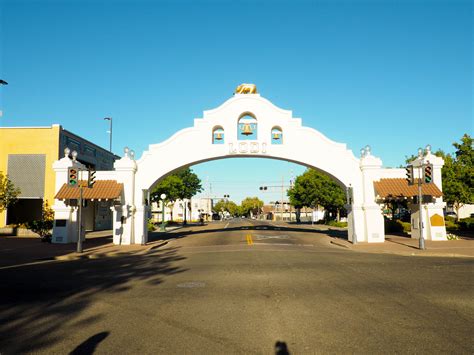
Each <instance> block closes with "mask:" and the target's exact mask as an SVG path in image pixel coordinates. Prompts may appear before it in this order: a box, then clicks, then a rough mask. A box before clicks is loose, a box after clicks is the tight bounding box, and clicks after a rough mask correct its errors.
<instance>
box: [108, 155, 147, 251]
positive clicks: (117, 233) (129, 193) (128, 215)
mask: <svg viewBox="0 0 474 355" xmlns="http://www.w3.org/2000/svg"><path fill="white" fill-rule="evenodd" d="M114 169H115V176H116V179H117V182H120V183H122V184H123V195H122V204H121V205H115V206H113V207H112V212H113V241H114V244H125V245H129V244H136V241H135V233H134V232H135V228H134V225H135V220H136V206H135V175H136V172H137V163H136V162H135V160H134V159H132V158H131V157H130V156H129V152H128V150H127V151H125V156H124V157H123V158H122V159H120V160H117V161H116V162H115V164H114ZM138 244H141V241H139V242H138Z"/></svg>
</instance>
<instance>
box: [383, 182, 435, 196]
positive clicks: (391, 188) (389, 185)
mask: <svg viewBox="0 0 474 355" xmlns="http://www.w3.org/2000/svg"><path fill="white" fill-rule="evenodd" d="M374 188H375V193H376V195H377V196H379V197H380V198H386V197H413V196H418V180H416V181H415V185H408V182H407V181H406V179H403V178H399V179H380V181H375V182H374ZM421 193H422V195H431V196H434V197H441V196H443V193H442V192H441V190H440V189H439V188H438V186H436V185H435V184H433V183H431V184H422V185H421Z"/></svg>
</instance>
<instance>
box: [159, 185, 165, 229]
mask: <svg viewBox="0 0 474 355" xmlns="http://www.w3.org/2000/svg"><path fill="white" fill-rule="evenodd" d="M160 198H161V205H162V210H161V228H160V231H161V232H166V229H165V199H166V194H164V193H163V194H161V195H160Z"/></svg>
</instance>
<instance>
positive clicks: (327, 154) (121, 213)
mask: <svg viewBox="0 0 474 355" xmlns="http://www.w3.org/2000/svg"><path fill="white" fill-rule="evenodd" d="M242 119H244V121H242ZM252 120H254V121H252ZM224 132H225V140H224V139H218V138H223V137H224ZM283 133H284V140H281V141H280V142H278V144H275V142H274V140H277V139H278V138H280V139H281V137H282V134H283ZM243 135H245V139H243ZM252 135H253V137H256V138H255V139H251V138H250V139H249V137H252ZM210 137H212V139H210ZM216 138H217V139H216ZM221 141H224V142H223V144H222V142H221ZM216 143H217V144H216ZM233 157H259V158H270V159H279V160H285V161H289V162H294V163H297V164H301V165H304V166H307V167H311V168H315V169H317V170H320V171H323V172H324V173H326V174H328V175H330V176H331V177H332V178H333V179H334V180H335V181H337V182H338V183H339V184H340V185H341V186H342V187H344V188H345V189H346V191H347V196H348V204H347V210H348V222H349V223H348V236H349V240H351V241H353V240H355V239H357V241H359V242H382V241H383V240H384V226H383V217H382V214H381V210H380V207H379V205H378V204H377V203H376V201H375V195H374V190H373V181H374V178H376V177H377V174H374V171H376V170H377V169H380V167H381V161H380V159H378V158H375V157H373V156H372V155H371V154H370V152H367V153H366V154H364V156H363V157H362V158H360V159H359V158H356V157H355V156H354V154H353V153H352V151H351V150H349V149H347V147H346V145H345V144H343V143H337V142H334V141H332V140H330V139H329V138H327V137H326V136H324V135H323V134H321V133H320V132H318V131H317V130H315V129H313V128H309V127H304V126H302V124H301V119H300V118H295V117H293V115H292V112H291V111H289V110H284V109H281V108H278V107H277V106H275V105H274V104H273V103H271V102H270V101H269V100H267V99H265V98H263V97H261V96H260V94H257V93H249V94H234V96H233V97H232V98H230V99H228V100H227V101H226V102H224V103H223V104H222V105H220V106H219V107H217V108H215V109H212V110H207V111H204V114H203V117H202V118H196V119H195V120H194V126H193V127H190V128H186V129H183V130H181V131H179V132H177V133H175V134H174V135H173V136H172V137H170V138H169V139H167V140H166V141H164V142H162V143H159V144H152V145H150V146H149V149H148V150H147V151H145V152H144V153H143V155H142V157H141V158H140V159H139V160H137V161H134V160H133V158H132V157H130V155H129V154H126V155H125V157H124V158H122V159H121V160H119V161H117V162H116V164H115V171H116V176H117V180H118V181H119V182H122V183H123V184H124V194H123V200H124V201H123V204H122V205H120V206H116V208H115V209H114V215H115V218H114V221H115V223H116V224H117V225H116V228H114V230H120V231H121V232H122V233H121V236H120V238H121V242H122V243H124V244H134V243H136V244H141V243H145V242H146V241H147V229H146V220H147V218H146V217H147V214H148V209H149V207H148V206H147V200H148V192H149V191H150V189H151V188H152V187H153V186H154V185H155V183H156V182H157V181H158V180H159V179H161V178H162V177H164V176H166V175H168V174H170V173H171V172H173V171H175V170H177V169H179V168H181V167H184V166H190V165H195V164H198V163H201V162H206V161H210V160H216V159H226V158H233ZM124 220H125V223H123V221H124ZM119 223H120V225H119ZM114 241H115V242H116V243H118V242H119V240H118V235H116V236H115V237H114Z"/></svg>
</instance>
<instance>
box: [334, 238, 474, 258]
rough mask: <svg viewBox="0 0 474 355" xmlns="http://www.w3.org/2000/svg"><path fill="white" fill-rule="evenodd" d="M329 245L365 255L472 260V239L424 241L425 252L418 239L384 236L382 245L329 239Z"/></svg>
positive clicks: (473, 242)
mask: <svg viewBox="0 0 474 355" xmlns="http://www.w3.org/2000/svg"><path fill="white" fill-rule="evenodd" d="M331 239H332V240H331V241H330V243H331V244H333V245H336V246H339V247H343V248H347V249H350V250H353V251H358V252H365V253H386V254H397V255H407V256H412V255H416V256H441V257H468V258H474V239H469V238H463V239H459V240H447V241H431V240H426V241H425V250H420V249H419V248H418V243H419V242H418V239H412V238H408V237H401V236H396V235H386V236H385V242H383V243H374V244H368V243H358V244H356V245H354V244H352V243H351V242H349V241H347V240H346V239H341V238H331Z"/></svg>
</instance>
